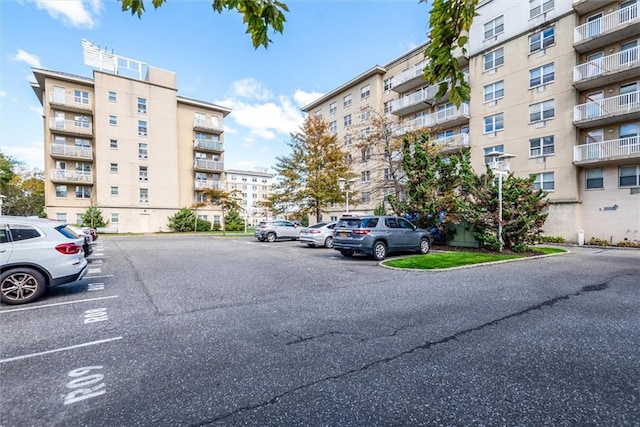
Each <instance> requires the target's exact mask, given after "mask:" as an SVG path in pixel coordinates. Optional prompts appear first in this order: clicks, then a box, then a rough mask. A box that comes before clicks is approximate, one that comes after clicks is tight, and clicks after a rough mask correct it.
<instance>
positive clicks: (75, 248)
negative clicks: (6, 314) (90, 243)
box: [0, 216, 87, 304]
mask: <svg viewBox="0 0 640 427" xmlns="http://www.w3.org/2000/svg"><path fill="white" fill-rule="evenodd" d="M84 242H85V239H84V238H80V237H77V236H76V234H75V233H74V232H73V231H72V230H71V229H70V228H69V226H68V225H67V224H66V223H64V222H59V221H52V220H48V219H42V218H30V217H12V216H0V301H2V302H3V303H6V304H24V303H29V302H32V301H35V300H36V299H38V298H40V297H41V296H42V295H43V294H44V292H45V290H46V288H47V287H50V286H57V285H63V284H65V283H70V282H74V281H76V280H80V279H82V278H83V277H84V275H85V274H86V273H87V260H86V259H85V257H84V254H83V249H82V246H83V245H84Z"/></svg>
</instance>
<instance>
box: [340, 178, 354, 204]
mask: <svg viewBox="0 0 640 427" xmlns="http://www.w3.org/2000/svg"><path fill="white" fill-rule="evenodd" d="M351 183H353V179H349V180H347V179H344V178H338V185H340V190H341V191H344V193H345V202H346V203H345V209H346V213H349V191H350V187H351Z"/></svg>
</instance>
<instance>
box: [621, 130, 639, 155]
mask: <svg viewBox="0 0 640 427" xmlns="http://www.w3.org/2000/svg"><path fill="white" fill-rule="evenodd" d="M638 144H640V124H639V123H626V124H624V125H620V145H621V146H625V145H635V146H638ZM634 151H638V149H636V150H634Z"/></svg>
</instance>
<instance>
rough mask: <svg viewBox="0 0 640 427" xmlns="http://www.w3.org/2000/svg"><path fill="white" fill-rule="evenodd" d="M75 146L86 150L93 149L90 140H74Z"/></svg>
mask: <svg viewBox="0 0 640 427" xmlns="http://www.w3.org/2000/svg"><path fill="white" fill-rule="evenodd" d="M73 144H74V145H75V146H76V147H84V148H89V147H91V141H89V140H88V139H83V138H76V139H74V140H73Z"/></svg>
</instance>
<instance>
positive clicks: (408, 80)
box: [393, 60, 427, 93]
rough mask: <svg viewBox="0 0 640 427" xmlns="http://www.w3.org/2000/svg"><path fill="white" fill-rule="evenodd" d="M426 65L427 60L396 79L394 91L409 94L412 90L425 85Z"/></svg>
mask: <svg viewBox="0 0 640 427" xmlns="http://www.w3.org/2000/svg"><path fill="white" fill-rule="evenodd" d="M426 65H427V61H426V60H425V61H420V62H419V63H418V64H416V65H414V66H413V67H411V68H409V69H408V70H405V71H403V72H402V73H400V75H399V76H398V77H397V78H395V79H394V82H393V90H394V91H395V92H398V93H405V92H409V91H410V90H411V89H415V88H417V87H420V86H422V85H424V79H423V78H422V73H423V71H424V67H426Z"/></svg>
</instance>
